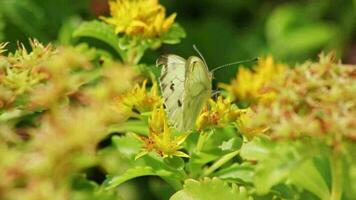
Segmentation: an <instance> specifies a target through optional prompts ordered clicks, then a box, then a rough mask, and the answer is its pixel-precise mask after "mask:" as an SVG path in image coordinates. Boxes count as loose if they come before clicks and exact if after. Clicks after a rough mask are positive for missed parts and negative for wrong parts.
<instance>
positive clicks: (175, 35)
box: [161, 23, 186, 44]
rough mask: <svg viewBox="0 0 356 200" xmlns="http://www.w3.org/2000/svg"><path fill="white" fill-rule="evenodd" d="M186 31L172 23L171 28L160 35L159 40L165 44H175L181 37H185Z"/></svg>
mask: <svg viewBox="0 0 356 200" xmlns="http://www.w3.org/2000/svg"><path fill="white" fill-rule="evenodd" d="M185 36H186V33H185V31H184V29H183V28H182V27H181V26H180V25H179V24H178V23H174V24H173V25H172V26H171V28H170V29H169V30H168V31H167V32H166V33H164V34H163V35H162V36H161V40H162V42H163V43H166V44H177V43H179V42H180V41H181V39H182V38H185Z"/></svg>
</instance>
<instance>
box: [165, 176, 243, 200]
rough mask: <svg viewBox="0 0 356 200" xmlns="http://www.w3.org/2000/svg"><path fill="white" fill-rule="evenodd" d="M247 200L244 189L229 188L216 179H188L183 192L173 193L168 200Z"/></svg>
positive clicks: (234, 186)
mask: <svg viewBox="0 0 356 200" xmlns="http://www.w3.org/2000/svg"><path fill="white" fill-rule="evenodd" d="M216 199H224V200H237V199H238V200H248V199H249V196H248V193H247V191H246V190H245V188H243V187H237V186H236V185H235V184H233V185H232V187H230V186H229V185H228V184H227V183H225V182H224V181H222V180H220V179H218V178H213V179H210V178H205V179H203V180H202V181H196V180H194V179H188V180H186V181H185V184H184V188H183V190H180V191H178V192H177V193H175V194H174V195H173V196H172V197H171V198H170V200H216Z"/></svg>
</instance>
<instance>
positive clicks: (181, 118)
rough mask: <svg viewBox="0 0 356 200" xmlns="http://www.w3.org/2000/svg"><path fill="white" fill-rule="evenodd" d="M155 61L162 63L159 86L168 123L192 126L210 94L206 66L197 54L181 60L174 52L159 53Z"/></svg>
mask: <svg viewBox="0 0 356 200" xmlns="http://www.w3.org/2000/svg"><path fill="white" fill-rule="evenodd" d="M157 65H162V66H163V68H162V71H161V77H160V87H161V91H162V95H163V97H164V106H165V109H166V112H167V115H168V117H169V120H170V122H171V124H172V125H173V126H175V127H176V128H177V130H179V131H188V130H191V129H193V128H194V126H195V121H196V119H197V117H198V115H199V113H200V111H201V109H202V108H203V106H204V104H205V103H206V102H207V100H208V99H209V98H210V96H211V91H212V89H211V79H212V75H211V73H210V72H209V70H208V67H207V66H206V64H205V62H204V61H203V60H201V59H200V58H199V57H196V56H191V57H189V58H188V60H185V59H184V58H182V57H180V56H177V55H163V56H161V57H160V58H159V59H158V60H157Z"/></svg>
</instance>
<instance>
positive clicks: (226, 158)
mask: <svg viewBox="0 0 356 200" xmlns="http://www.w3.org/2000/svg"><path fill="white" fill-rule="evenodd" d="M239 152H240V151H239V150H236V151H233V152H231V153H228V154H226V155H224V156H223V157H221V158H220V159H219V160H217V161H216V162H215V163H214V164H213V165H211V166H210V167H209V168H208V169H206V170H205V171H204V173H203V176H208V175H209V174H211V173H213V172H214V171H215V170H217V169H219V168H220V167H221V166H223V165H224V164H225V163H227V162H228V161H230V160H231V159H232V158H234V157H235V156H237V155H238V154H239Z"/></svg>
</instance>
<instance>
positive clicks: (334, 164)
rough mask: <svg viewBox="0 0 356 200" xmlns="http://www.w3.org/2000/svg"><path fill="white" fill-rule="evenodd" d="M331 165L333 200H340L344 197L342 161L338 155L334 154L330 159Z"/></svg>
mask: <svg viewBox="0 0 356 200" xmlns="http://www.w3.org/2000/svg"><path fill="white" fill-rule="evenodd" d="M330 165H331V178H332V185H331V187H332V188H331V198H330V199H331V200H340V199H341V195H342V181H343V180H342V177H343V174H342V160H341V159H340V155H339V154H337V153H333V155H332V156H331V157H330Z"/></svg>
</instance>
